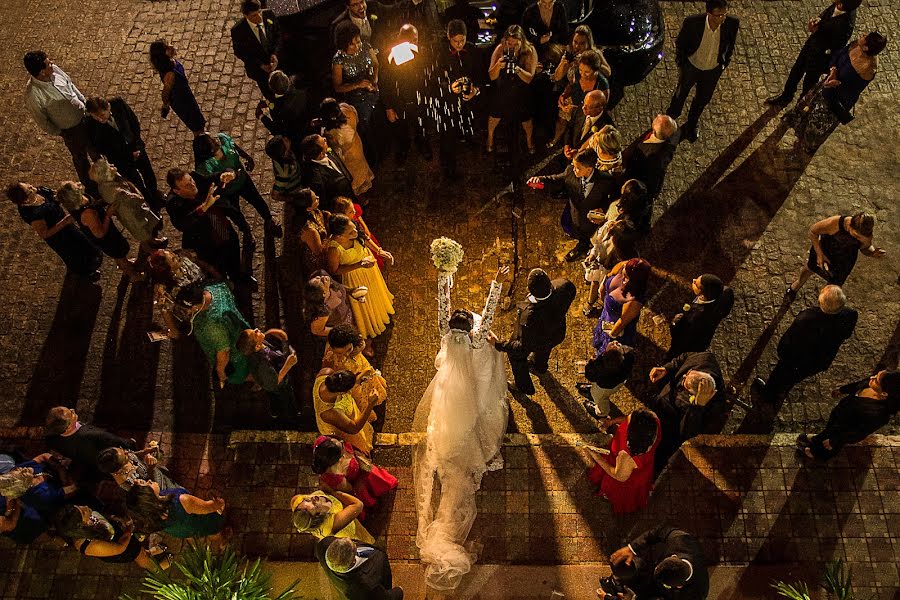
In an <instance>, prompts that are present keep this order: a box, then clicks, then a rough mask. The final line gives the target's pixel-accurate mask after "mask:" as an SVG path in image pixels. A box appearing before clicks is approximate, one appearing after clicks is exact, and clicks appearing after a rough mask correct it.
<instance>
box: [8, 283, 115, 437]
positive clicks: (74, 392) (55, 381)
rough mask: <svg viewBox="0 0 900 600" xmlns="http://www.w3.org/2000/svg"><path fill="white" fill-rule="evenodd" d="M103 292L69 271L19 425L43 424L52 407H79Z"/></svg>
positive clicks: (98, 287) (42, 348) (38, 360)
mask: <svg viewBox="0 0 900 600" xmlns="http://www.w3.org/2000/svg"><path fill="white" fill-rule="evenodd" d="M102 294H103V291H102V288H100V286H98V285H94V284H91V283H88V282H87V281H86V280H84V279H83V278H81V277H78V276H77V275H73V274H71V273H68V274H66V277H65V279H64V280H63V284H62V289H61V290H60V295H59V300H58V301H57V303H56V312H55V313H54V315H53V321H52V322H51V323H50V330H49V331H48V332H47V337H46V338H45V339H44V343H43V345H42V346H41V351H40V353H39V354H38V358H37V361H36V362H35V370H34V373H33V374H32V376H31V382H30V384H29V386H28V390H27V391H26V392H25V402H24V406H23V407H22V412H21V413H20V415H19V420H18V424H19V425H37V424H43V422H44V418H45V417H46V416H47V411H48V410H49V409H50V408H52V407H54V406H70V407H74V406H75V404H76V402H77V401H78V396H79V393H80V391H81V381H82V378H83V377H84V369H85V365H86V364H87V355H88V350H89V349H90V345H91V336H92V335H93V331H94V325H95V324H96V322H97V313H98V311H99V309H100V301H101V298H102ZM22 342H23V343H25V340H22Z"/></svg>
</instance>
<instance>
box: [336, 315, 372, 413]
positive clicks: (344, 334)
mask: <svg viewBox="0 0 900 600" xmlns="http://www.w3.org/2000/svg"><path fill="white" fill-rule="evenodd" d="M365 345H366V343H365V340H363V338H362V336H361V335H360V334H359V331H357V330H356V327H354V326H353V325H351V324H350V323H346V324H343V325H336V326H335V327H332V328H331V331H329V332H328V344H327V345H326V346H325V355H324V356H323V357H322V368H323V369H332V370H335V371H339V370H342V369H344V370H347V371H350V372H351V373H353V374H354V375H356V380H357V382H359V385H357V386H355V387H354V388H353V389H352V390H351V391H350V394H351V395H352V396H353V398H354V399H355V400H356V404H358V405H359V406H360V407H364V406H365V405H366V399H367V398H368V397H369V396H371V395H372V394H375V395H376V396H377V397H378V401H377V402H376V403H375V405H376V406H378V405H379V404H381V403H382V402H384V401H385V399H387V380H385V378H384V377H383V376H382V375H381V372H379V371H377V370H375V369H374V368H372V364H371V363H370V362H369V360H368V359H367V358H366V357H365V356H363V349H364V348H365Z"/></svg>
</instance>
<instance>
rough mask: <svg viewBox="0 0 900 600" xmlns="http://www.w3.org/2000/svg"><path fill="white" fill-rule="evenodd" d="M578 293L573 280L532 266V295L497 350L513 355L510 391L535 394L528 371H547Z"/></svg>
mask: <svg viewBox="0 0 900 600" xmlns="http://www.w3.org/2000/svg"><path fill="white" fill-rule="evenodd" d="M576 293H577V292H576V289H575V284H573V283H572V282H571V281H569V280H568V279H554V280H552V281H551V280H550V276H549V275H547V273H546V272H545V271H544V270H543V269H532V270H531V272H530V273H529V274H528V298H526V299H525V300H524V301H523V302H520V303H519V304H518V306H517V307H516V309H517V312H518V322H517V327H516V332H515V333H514V334H513V336H512V337H511V338H510V339H509V340H507V341H498V342H497V343H496V344H495V348H497V350H499V351H500V352H506V354H507V356H508V357H509V366H510V367H511V368H512V372H513V378H514V380H515V381H514V382H508V384H509V389H510V391H512V392H514V393H520V394H525V395H526V396H530V395H532V394H534V391H535V390H534V382H533V381H532V380H531V375H530V374H529V372H528V371H529V370H531V371H532V372H534V373H537V374H543V373H546V372H547V369H548V368H549V367H548V365H547V363H548V361H549V360H550V352H551V351H552V350H553V348H554V347H556V346H558V345H559V344H561V343H562V341H563V340H564V339H565V338H566V313H567V312H569V307H570V306H571V305H572V301H573V300H575V295H576Z"/></svg>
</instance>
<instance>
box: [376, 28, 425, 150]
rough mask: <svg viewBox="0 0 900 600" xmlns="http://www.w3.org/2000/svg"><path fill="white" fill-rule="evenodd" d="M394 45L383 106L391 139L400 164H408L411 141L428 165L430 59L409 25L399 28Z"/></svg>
mask: <svg viewBox="0 0 900 600" xmlns="http://www.w3.org/2000/svg"><path fill="white" fill-rule="evenodd" d="M397 42H398V43H397V45H395V46H394V47H393V48H392V49H391V51H390V52H389V53H388V55H387V60H386V61H385V62H384V63H382V64H383V65H384V66H383V67H382V69H381V83H380V85H379V88H380V91H381V102H382V103H383V104H384V108H385V113H386V118H387V122H388V124H389V125H388V128H389V131H390V136H389V139H393V140H394V142H396V144H397V156H396V160H397V164H399V165H403V164H405V163H406V157H407V154H408V153H409V145H410V137H412V138H413V139H414V140H415V142H416V147H417V148H418V149H419V153H420V154H421V155H422V158H423V159H424V160H426V161H430V160H431V158H432V153H431V146H430V145H429V143H428V138H427V133H428V132H427V128H428V123H429V120H430V119H429V117H428V113H427V110H426V105H425V103H424V102H422V101H421V99H422V98H424V97H425V96H426V93H427V92H426V89H425V71H426V69H427V68H428V67H429V66H430V64H429V59H428V57H427V55H423V54H422V52H421V51H420V49H419V32H418V30H417V29H416V28H415V27H414V26H413V25H410V24H405V25H403V26H402V27H401V28H400V33H399V35H398V36H397Z"/></svg>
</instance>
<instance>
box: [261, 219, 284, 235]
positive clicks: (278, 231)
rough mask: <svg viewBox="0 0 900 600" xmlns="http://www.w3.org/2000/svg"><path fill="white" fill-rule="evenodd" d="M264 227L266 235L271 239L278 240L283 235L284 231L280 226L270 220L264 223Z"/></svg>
mask: <svg viewBox="0 0 900 600" xmlns="http://www.w3.org/2000/svg"><path fill="white" fill-rule="evenodd" d="M265 227H266V234H268V235H271V236H272V237H275V238H280V237H281V236H283V235H284V230H283V229H282V228H281V225H279V224H278V223H276V222H275V221H273V220H272V219H269V220H268V221H266V225H265Z"/></svg>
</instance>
